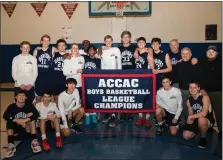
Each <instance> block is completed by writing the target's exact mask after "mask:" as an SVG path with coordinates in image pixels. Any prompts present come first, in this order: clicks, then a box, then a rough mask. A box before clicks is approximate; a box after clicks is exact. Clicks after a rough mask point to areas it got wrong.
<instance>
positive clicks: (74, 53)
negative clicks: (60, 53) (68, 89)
mask: <svg viewBox="0 0 223 160" xmlns="http://www.w3.org/2000/svg"><path fill="white" fill-rule="evenodd" d="M84 63H85V62H84V57H83V56H80V55H79V49H78V44H76V43H74V44H71V59H65V60H64V67H63V74H64V75H65V76H66V79H68V78H74V79H76V81H77V84H76V85H75V87H77V89H78V91H79V93H80V96H81V97H82V92H81V86H82V83H81V73H82V71H83V69H84Z"/></svg>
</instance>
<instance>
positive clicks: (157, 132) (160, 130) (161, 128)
mask: <svg viewBox="0 0 223 160" xmlns="http://www.w3.org/2000/svg"><path fill="white" fill-rule="evenodd" d="M162 132H163V125H159V124H158V125H157V126H156V134H161V133H162Z"/></svg>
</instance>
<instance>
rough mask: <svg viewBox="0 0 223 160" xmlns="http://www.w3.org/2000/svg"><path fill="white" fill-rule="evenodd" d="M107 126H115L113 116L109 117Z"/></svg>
mask: <svg viewBox="0 0 223 160" xmlns="http://www.w3.org/2000/svg"><path fill="white" fill-rule="evenodd" d="M109 127H112V128H113V127H115V117H114V116H112V117H111V120H110V123H109Z"/></svg>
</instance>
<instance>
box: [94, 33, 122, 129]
mask: <svg viewBox="0 0 223 160" xmlns="http://www.w3.org/2000/svg"><path fill="white" fill-rule="evenodd" d="M104 42H105V45H106V46H105V47H103V48H100V49H99V50H98V54H99V56H100V57H101V69H105V70H106V69H107V70H116V69H122V58H121V53H120V50H119V49H118V48H117V47H112V42H113V38H112V36H110V35H107V36H105V37H104ZM110 119H111V121H110V124H109V126H110V127H115V114H114V113H113V114H112V116H111V117H110V116H109V114H108V113H106V114H105V117H104V119H103V123H107V122H108V121H109V120H110Z"/></svg>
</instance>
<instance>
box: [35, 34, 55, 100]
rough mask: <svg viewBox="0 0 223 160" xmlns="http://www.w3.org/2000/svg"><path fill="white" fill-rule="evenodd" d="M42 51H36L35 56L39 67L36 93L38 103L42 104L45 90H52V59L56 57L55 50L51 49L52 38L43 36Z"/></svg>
mask: <svg viewBox="0 0 223 160" xmlns="http://www.w3.org/2000/svg"><path fill="white" fill-rule="evenodd" d="M40 42H41V45H42V48H41V49H35V50H34V53H33V56H35V57H36V59H37V67H38V77H37V79H36V83H35V91H36V94H37V97H36V102H40V100H41V96H40V95H41V94H42V93H43V92H44V91H45V90H51V88H50V87H51V83H52V80H53V79H52V78H51V75H50V71H51V67H52V58H53V56H54V52H55V50H56V49H55V48H54V47H49V45H50V36H48V35H43V36H42V37H41V41H40Z"/></svg>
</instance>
